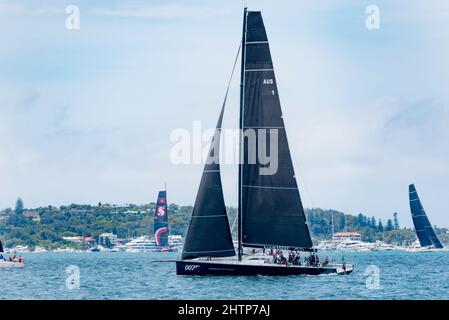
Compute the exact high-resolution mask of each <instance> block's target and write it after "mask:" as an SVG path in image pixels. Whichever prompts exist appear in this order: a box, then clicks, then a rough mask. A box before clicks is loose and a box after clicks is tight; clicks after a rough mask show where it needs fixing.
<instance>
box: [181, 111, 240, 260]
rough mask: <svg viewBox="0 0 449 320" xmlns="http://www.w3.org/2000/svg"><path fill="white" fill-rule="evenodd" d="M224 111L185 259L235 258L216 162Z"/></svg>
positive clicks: (206, 167)
mask: <svg viewBox="0 0 449 320" xmlns="http://www.w3.org/2000/svg"><path fill="white" fill-rule="evenodd" d="M223 111H224V104H223V108H222V110H221V113H220V117H219V119H218V123H217V129H216V131H215V134H214V137H213V138H212V142H211V146H210V150H209V154H208V155H209V157H208V160H207V162H206V165H205V166H204V170H203V176H202V177H201V182H200V187H199V190H198V194H197V196H196V201H195V206H194V207H193V213H192V218H191V220H190V225H189V229H188V231H187V236H186V240H185V242H184V249H183V252H182V259H193V258H198V257H230V256H234V255H235V250H234V245H233V243H232V237H231V231H230V228H229V221H228V216H227V213H226V207H225V202H224V197H223V188H222V184H221V177H220V164H219V163H218V161H213V160H212V159H218V158H219V149H220V148H219V146H220V131H221V123H222V119H223ZM208 162H212V163H208Z"/></svg>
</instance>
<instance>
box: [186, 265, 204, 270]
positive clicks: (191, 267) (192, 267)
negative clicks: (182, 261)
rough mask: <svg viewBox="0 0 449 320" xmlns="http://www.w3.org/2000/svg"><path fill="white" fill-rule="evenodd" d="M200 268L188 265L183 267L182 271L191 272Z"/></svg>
mask: <svg viewBox="0 0 449 320" xmlns="http://www.w3.org/2000/svg"><path fill="white" fill-rule="evenodd" d="M199 267H200V266H199V265H197V264H188V265H186V266H185V267H184V270H186V271H193V270H195V269H197V268H199Z"/></svg>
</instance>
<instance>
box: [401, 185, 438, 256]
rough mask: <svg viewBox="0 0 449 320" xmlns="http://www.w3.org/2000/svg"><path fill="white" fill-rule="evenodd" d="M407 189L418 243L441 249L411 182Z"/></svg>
mask: <svg viewBox="0 0 449 320" xmlns="http://www.w3.org/2000/svg"><path fill="white" fill-rule="evenodd" d="M408 190H409V198H410V210H411V212H412V219H413V224H414V225H415V230H416V235H417V236H418V240H419V243H420V244H421V246H422V247H429V246H434V247H435V248H438V249H442V248H443V245H442V244H441V242H440V240H439V239H438V237H437V235H436V233H435V230H433V228H432V225H431V224H430V221H429V218H428V217H427V214H426V211H424V207H423V206H422V204H421V200H419V196H418V192H417V191H416V188H415V185H413V184H411V185H410V186H409V188H408Z"/></svg>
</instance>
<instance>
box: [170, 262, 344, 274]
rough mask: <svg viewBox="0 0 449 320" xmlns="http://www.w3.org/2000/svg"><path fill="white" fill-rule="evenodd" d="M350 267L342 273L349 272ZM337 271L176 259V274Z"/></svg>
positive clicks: (322, 268)
mask: <svg viewBox="0 0 449 320" xmlns="http://www.w3.org/2000/svg"><path fill="white" fill-rule="evenodd" d="M351 272H352V268H351V269H350V270H347V271H346V272H343V273H342V274H350V273H351ZM329 273H334V274H336V273H339V272H338V271H337V268H336V267H305V266H280V265H274V264H272V265H269V264H268V265H251V264H244V263H240V264H236V263H226V262H223V263H217V262H207V261H189V260H177V261H176V274H177V275H190V276H207V275H216V276H256V275H264V276H293V275H319V274H329Z"/></svg>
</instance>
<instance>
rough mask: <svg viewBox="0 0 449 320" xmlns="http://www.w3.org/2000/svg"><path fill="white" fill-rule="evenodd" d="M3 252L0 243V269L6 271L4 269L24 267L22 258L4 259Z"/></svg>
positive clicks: (0, 243)
mask: <svg viewBox="0 0 449 320" xmlns="http://www.w3.org/2000/svg"><path fill="white" fill-rule="evenodd" d="M4 254H5V252H4V250H3V244H2V242H1V241H0V269H6V268H23V267H24V266H25V262H24V260H23V258H21V257H20V258H16V257H15V256H14V258H12V257H9V259H6V258H5V256H4Z"/></svg>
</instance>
